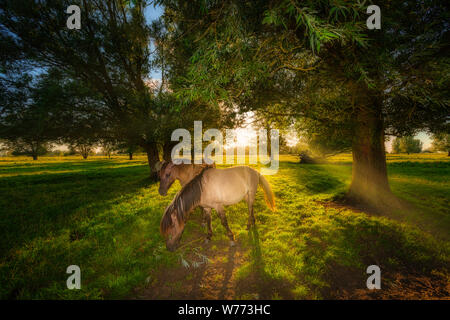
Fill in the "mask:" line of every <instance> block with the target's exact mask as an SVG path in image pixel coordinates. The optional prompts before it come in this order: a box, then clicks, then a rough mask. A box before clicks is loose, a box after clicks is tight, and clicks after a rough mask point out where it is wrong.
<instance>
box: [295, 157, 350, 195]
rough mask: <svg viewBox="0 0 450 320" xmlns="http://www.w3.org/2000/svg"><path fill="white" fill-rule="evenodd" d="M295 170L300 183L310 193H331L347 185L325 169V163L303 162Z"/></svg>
mask: <svg viewBox="0 0 450 320" xmlns="http://www.w3.org/2000/svg"><path fill="white" fill-rule="evenodd" d="M298 167H299V168H300V170H298V169H297V170H296V171H294V172H293V174H295V176H296V178H297V180H298V183H299V184H300V185H303V186H304V187H305V188H306V190H305V191H306V192H307V193H308V194H317V193H329V192H332V191H335V190H337V189H340V188H343V187H345V184H344V183H343V182H342V181H341V180H339V179H338V178H336V177H335V176H334V175H332V174H331V173H330V172H329V171H328V170H326V169H325V167H324V165H315V164H306V165H305V164H302V165H298Z"/></svg>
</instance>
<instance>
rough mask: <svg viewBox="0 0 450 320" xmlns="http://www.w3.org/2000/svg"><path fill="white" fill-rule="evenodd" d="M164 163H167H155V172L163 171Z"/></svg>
mask: <svg viewBox="0 0 450 320" xmlns="http://www.w3.org/2000/svg"><path fill="white" fill-rule="evenodd" d="M164 162H166V161H165V160H163V161H158V162H156V163H155V171H156V172H159V171H161V168H162V166H163V165H164Z"/></svg>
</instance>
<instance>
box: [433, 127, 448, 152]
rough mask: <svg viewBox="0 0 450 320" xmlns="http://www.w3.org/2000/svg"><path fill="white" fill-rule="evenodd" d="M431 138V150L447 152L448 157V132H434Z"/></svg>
mask: <svg viewBox="0 0 450 320" xmlns="http://www.w3.org/2000/svg"><path fill="white" fill-rule="evenodd" d="M432 139H433V142H432V147H433V151H443V152H447V154H448V156H449V157H450V134H449V133H445V132H441V133H435V134H433V136H432Z"/></svg>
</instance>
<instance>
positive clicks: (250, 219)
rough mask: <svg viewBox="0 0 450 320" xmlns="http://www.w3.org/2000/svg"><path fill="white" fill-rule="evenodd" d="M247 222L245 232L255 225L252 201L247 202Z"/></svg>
mask: <svg viewBox="0 0 450 320" xmlns="http://www.w3.org/2000/svg"><path fill="white" fill-rule="evenodd" d="M247 204H248V222H247V230H249V229H250V228H251V227H252V226H254V225H255V215H254V213H253V201H248V202H247Z"/></svg>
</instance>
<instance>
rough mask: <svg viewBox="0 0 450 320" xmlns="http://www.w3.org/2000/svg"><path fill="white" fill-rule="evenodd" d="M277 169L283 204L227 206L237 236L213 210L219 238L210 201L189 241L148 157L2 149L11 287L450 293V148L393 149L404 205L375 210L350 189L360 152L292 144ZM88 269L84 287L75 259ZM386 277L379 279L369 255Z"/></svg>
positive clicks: (238, 294)
mask: <svg viewBox="0 0 450 320" xmlns="http://www.w3.org/2000/svg"><path fill="white" fill-rule="evenodd" d="M280 160H281V161H280V169H279V171H278V173H277V174H276V175H274V176H266V177H267V179H268V180H269V182H270V184H271V186H272V188H273V191H274V194H275V197H276V206H277V211H276V212H271V211H270V210H269V209H268V208H267V207H266V205H265V203H264V199H263V194H262V191H261V190H259V191H258V193H257V198H256V199H257V200H256V204H255V216H256V228H255V229H254V230H252V231H247V230H246V222H247V207H246V204H245V203H244V202H241V203H239V204H238V205H235V206H232V207H227V208H226V212H227V216H228V221H229V223H230V227H231V229H232V230H233V232H234V233H235V235H236V239H237V246H236V247H232V248H230V247H229V246H228V241H227V237H226V234H225V232H224V229H223V227H222V225H221V224H220V222H219V219H218V217H217V215H216V214H215V213H213V230H214V235H213V240H212V241H211V242H210V243H209V244H207V245H204V244H203V243H202V242H203V238H204V236H205V230H204V228H203V227H202V225H201V217H200V212H199V210H198V209H197V210H196V211H195V212H194V213H193V214H192V218H191V219H190V220H189V222H188V224H187V227H186V230H185V232H184V235H183V238H182V242H181V245H182V247H181V248H180V249H178V250H177V251H176V252H173V253H171V252H168V251H167V250H166V248H165V243H164V241H163V239H162V238H161V236H160V234H159V223H160V219H161V216H162V213H163V211H164V208H165V207H166V206H167V205H168V204H169V203H170V201H171V199H172V198H173V196H174V195H175V193H176V192H177V191H178V190H179V184H178V182H176V183H175V184H174V186H173V187H172V188H171V189H170V190H169V194H168V196H166V197H162V196H160V195H159V194H158V184H156V183H151V182H150V180H149V179H148V170H149V169H148V165H147V161H146V157H145V156H138V157H136V159H135V160H131V161H130V160H128V159H127V157H125V156H124V157H121V156H115V157H113V158H112V159H107V158H104V157H92V158H90V159H88V160H82V159H81V157H61V158H58V157H47V158H45V157H43V158H41V159H40V160H38V161H32V160H30V159H29V158H20V157H13V158H0V234H1V241H0V253H1V254H0V257H1V258H0V297H1V298H2V299H43V298H47V299H103V298H109V299H116V298H130V299H134V298H136V299H174V298H187V299H189V298H192V299H197V298H206V299H212V298H225V299H231V298H233V299H323V298H331V299H343V298H363V299H364V298H395V299H408V298H425V299H427V298H448V297H449V284H448V283H449V274H450V273H449V271H450V270H449V265H450V264H449V260H450V246H449V240H450V232H449V230H450V212H449V209H448V208H449V199H450V197H449V195H450V161H449V159H448V157H447V156H446V154H418V155H409V156H408V155H388V172H389V181H390V184H391V188H392V191H393V192H394V194H395V195H397V196H398V197H399V198H400V199H402V200H404V202H405V206H404V208H403V209H395V210H394V209H393V210H389V211H387V212H371V211H370V210H365V209H364V208H354V207H350V206H347V205H345V204H342V203H340V202H339V199H340V196H341V195H342V194H343V193H344V192H345V191H346V189H347V187H348V185H349V183H350V179H351V156H350V155H339V156H335V157H333V158H332V159H330V162H329V163H326V164H317V165H300V164H298V163H297V159H296V158H295V157H293V156H281V159H280ZM73 264H75V265H78V266H80V268H81V283H82V286H81V290H68V289H67V288H66V279H67V277H68V275H67V274H66V268H67V267H68V266H69V265H73ZM372 264H376V265H378V266H380V268H381V270H382V290H376V291H369V290H368V289H366V279H367V277H368V275H367V274H366V268H367V266H369V265H372Z"/></svg>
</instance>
